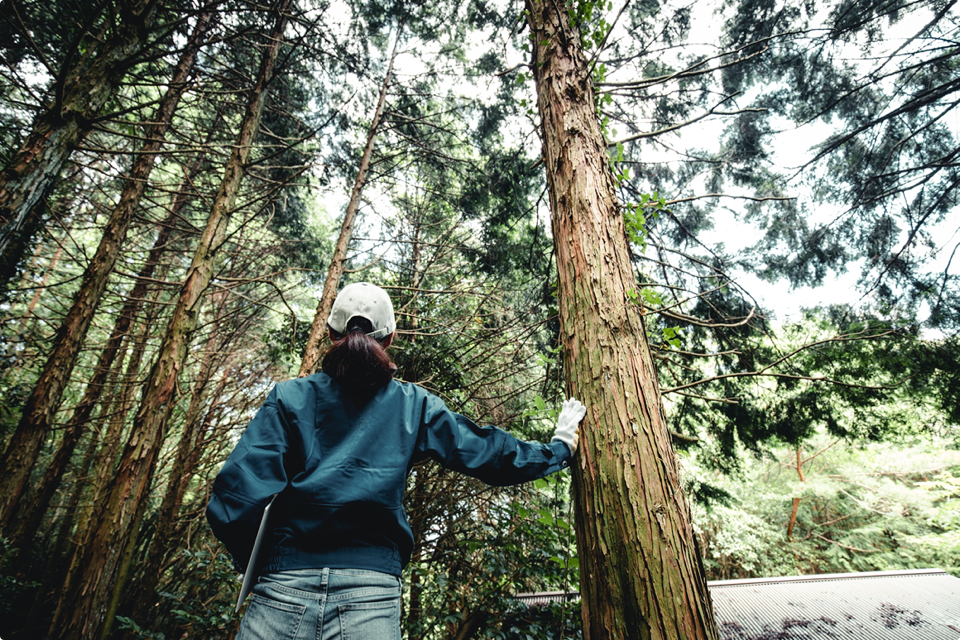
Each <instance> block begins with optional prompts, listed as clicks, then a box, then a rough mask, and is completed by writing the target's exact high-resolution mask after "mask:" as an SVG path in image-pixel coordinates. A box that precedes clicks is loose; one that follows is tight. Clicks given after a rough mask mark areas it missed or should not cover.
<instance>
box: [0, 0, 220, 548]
mask: <svg viewBox="0 0 960 640" xmlns="http://www.w3.org/2000/svg"><path fill="white" fill-rule="evenodd" d="M211 20H212V12H210V11H207V12H205V13H203V14H201V15H200V16H199V18H198V19H197V24H196V27H195V28H194V31H193V34H192V36H191V38H190V41H189V43H188V45H187V47H186V48H185V49H184V52H183V54H182V55H181V58H180V60H179V62H178V64H177V66H176V67H175V69H174V72H173V75H172V77H171V78H170V83H169V87H168V89H167V92H166V94H165V95H164V97H163V99H162V100H161V102H160V104H159V106H158V107H157V112H156V114H155V115H154V117H153V119H152V124H151V125H150V127H149V128H148V132H147V135H146V142H145V143H144V144H143V146H142V147H141V149H140V153H139V154H138V156H137V159H136V161H135V162H134V163H133V167H132V168H131V171H130V174H129V176H128V179H127V180H126V182H125V185H124V189H123V191H122V193H121V195H120V198H119V200H118V202H117V204H116V206H115V207H114V208H113V211H112V213H111V215H110V218H109V220H108V221H107V224H106V226H105V227H104V230H103V237H102V238H101V240H100V244H99V246H98V247H97V251H96V253H95V255H94V257H93V259H92V260H91V261H90V263H89V264H88V265H87V268H86V270H85V271H84V273H83V277H82V279H81V284H80V288H79V289H78V291H77V294H76V296H75V298H74V300H73V304H72V305H71V307H70V310H69V311H68V312H67V315H66V317H65V318H64V320H63V322H62V324H61V325H60V328H59V329H58V330H57V335H56V338H55V339H54V344H53V347H52V349H51V350H50V352H49V355H48V357H47V362H46V365H45V366H44V369H43V372H42V373H41V374H40V378H39V379H38V380H37V384H36V385H35V386H34V388H33V391H32V393H31V394H30V397H29V398H28V399H27V401H26V403H25V406H24V410H23V414H22V416H21V418H20V423H19V424H18V426H17V430H16V431H15V432H14V434H13V437H12V438H11V440H10V443H9V444H8V446H7V449H6V451H5V452H4V456H3V460H2V462H0V467H2V468H3V469H4V474H3V476H2V478H0V531H3V530H5V529H6V528H7V525H8V524H9V520H10V517H11V515H12V514H13V513H14V511H15V510H16V508H17V505H18V502H19V500H20V498H21V496H22V495H23V491H24V488H25V486H26V482H27V479H28V478H29V476H30V472H31V470H32V469H33V467H34V465H35V464H36V461H37V457H38V456H39V455H40V450H41V448H42V447H43V443H44V441H45V440H46V437H47V435H48V431H49V429H50V426H51V424H52V423H53V418H54V415H55V414H56V412H57V408H58V407H59V404H60V399H61V396H62V395H63V391H64V389H65V388H66V385H67V383H68V382H69V380H70V374H71V373H72V372H73V367H74V365H75V364H76V361H77V354H78V353H79V352H80V349H81V348H82V346H83V343H84V340H85V339H86V335H87V330H88V329H89V328H90V323H91V322H92V321H93V316H94V314H95V312H96V310H97V307H98V306H99V304H100V299H101V297H102V296H103V292H104V291H105V290H106V287H107V280H108V278H109V276H110V274H111V273H112V272H113V269H114V267H115V265H116V262H117V257H118V256H119V255H120V250H121V248H122V247H123V243H124V241H125V239H126V236H127V230H128V229H129V228H130V223H131V221H132V220H133V215H134V212H135V211H136V210H137V207H138V206H139V204H140V199H141V198H142V197H143V194H144V192H145V190H146V187H147V183H148V181H149V178H150V173H151V171H152V170H153V165H154V160H155V159H156V157H157V154H158V153H159V151H160V150H161V147H162V145H163V142H164V136H165V134H166V131H167V129H168V128H169V126H170V123H171V121H172V119H173V114H174V112H175V111H176V108H177V105H178V104H179V102H180V98H181V96H182V95H183V92H184V91H185V90H186V88H187V84H188V83H187V80H188V79H189V76H190V73H191V71H192V69H193V65H194V62H195V61H196V57H197V52H198V51H199V49H200V46H201V44H202V43H203V41H204V39H205V38H206V34H207V33H208V31H209V29H210V26H211ZM121 317H122V316H121ZM128 326H129V325H128ZM124 333H125V331H121V332H120V333H119V334H117V335H115V336H113V337H112V338H111V341H110V342H109V343H108V346H107V349H106V350H105V352H104V357H105V358H107V362H109V361H110V360H111V359H112V357H113V354H115V353H116V350H117V349H118V348H119V342H120V341H121V340H122V338H123V335H124ZM108 352H109V353H108ZM98 371H100V372H101V373H102V375H103V376H105V373H103V371H104V369H103V368H102V367H100V368H99V369H98ZM94 377H95V378H97V377H98V376H97V373H95V374H94ZM95 382H96V383H97V384H99V385H101V386H102V384H103V382H104V381H103V380H102V379H99V378H98V379H97V380H95ZM88 391H89V392H92V391H93V390H92V389H88ZM87 408H89V409H92V403H87V404H86V405H83V404H82V405H81V407H80V413H79V416H78V419H77V420H76V421H75V422H74V424H73V429H72V430H69V431H68V433H69V434H70V437H69V438H68V439H67V440H66V442H65V443H66V445H67V446H66V448H63V449H62V450H61V457H62V458H64V459H63V460H61V461H60V463H63V464H65V462H66V461H67V460H69V457H70V455H71V454H72V453H73V446H75V445H76V442H77V441H78V438H79V431H78V430H79V429H80V428H81V427H82V425H83V424H84V423H85V421H86V419H87V418H89V411H87ZM60 466H62V464H60ZM54 472H55V473H57V471H56V468H55V469H54ZM59 473H61V474H62V471H60V472H59ZM57 481H59V477H57V478H55V479H54V480H53V482H54V483H56V482H57ZM54 488H55V484H54ZM49 497H50V495H46V496H45V497H44V500H43V501H44V504H45V502H46V500H49Z"/></svg>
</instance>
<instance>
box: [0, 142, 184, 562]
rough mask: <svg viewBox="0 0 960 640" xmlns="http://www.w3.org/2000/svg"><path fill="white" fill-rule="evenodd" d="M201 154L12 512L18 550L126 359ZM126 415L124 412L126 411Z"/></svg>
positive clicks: (13, 543) (13, 540) (37, 521)
mask: <svg viewBox="0 0 960 640" xmlns="http://www.w3.org/2000/svg"><path fill="white" fill-rule="evenodd" d="M200 157H201V156H200V155H199V154H198V155H197V156H196V157H195V158H194V160H193V162H192V163H191V164H190V166H188V167H187V168H185V169H184V177H183V179H182V181H181V183H180V186H179V188H178V189H177V192H176V196H174V199H173V202H172V204H171V206H170V211H169V213H168V215H167V217H166V219H165V220H164V222H162V223H160V226H159V230H158V232H157V237H156V239H155V240H154V242H153V247H152V248H151V249H150V253H149V254H147V260H146V262H145V263H144V265H143V268H141V269H140V272H139V273H138V274H137V282H136V284H134V286H133V288H132V289H131V290H130V292H129V293H128V294H127V299H126V301H125V302H124V303H123V307H122V308H121V309H120V314H119V315H118V316H117V321H116V323H114V327H113V331H112V332H111V334H110V337H109V338H108V339H107V342H106V345H105V346H104V348H103V351H101V352H100V357H99V358H98V359H97V364H96V365H95V366H94V368H93V376H91V378H90V380H89V381H88V382H87V386H86V388H85V389H84V393H83V397H82V398H81V400H80V403H79V404H78V405H77V406H76V408H74V410H73V414H72V415H71V416H70V419H69V420H68V421H67V425H66V427H65V428H64V430H63V438H62V439H61V441H60V446H59V447H58V449H57V451H56V453H54V455H53V459H52V460H51V461H50V464H49V465H48V466H47V469H46V471H45V472H44V474H43V478H41V480H40V483H39V484H38V485H37V487H36V489H35V491H34V493H33V496H32V497H31V499H30V501H29V502H28V503H27V504H25V505H23V506H21V507H20V508H19V509H14V510H13V511H12V514H13V520H15V521H16V526H15V528H14V531H13V534H12V535H11V537H10V540H11V542H10V545H11V546H12V547H14V548H16V549H23V548H24V546H22V545H25V544H26V543H27V541H28V540H30V538H31V537H33V535H34V534H35V533H36V530H37V528H38V527H39V526H40V523H41V520H42V518H43V514H44V512H45V511H46V509H47V505H48V504H49V502H50V498H51V497H53V494H54V492H55V491H56V490H57V487H58V486H59V484H60V480H61V479H62V478H63V474H64V472H65V471H66V468H67V465H68V464H69V462H70V458H71V456H72V455H73V451H74V449H75V448H76V446H77V443H78V442H79V441H80V438H81V436H82V435H83V432H84V431H85V429H86V426H87V424H88V422H89V421H90V417H91V416H92V415H93V410H94V408H95V407H96V406H97V404H98V403H99V402H100V398H101V397H102V396H103V391H104V389H105V388H106V384H107V376H108V374H109V372H110V370H111V368H113V367H115V366H122V364H120V362H121V361H122V359H123V358H122V357H120V358H119V359H118V355H119V354H121V353H122V352H121V347H122V346H123V343H124V340H125V339H126V337H127V336H128V335H129V333H130V327H131V326H132V325H133V320H134V318H135V317H136V315H137V313H138V312H139V310H140V307H141V306H142V304H143V300H144V298H145V296H146V295H147V282H148V281H149V280H150V279H151V278H152V277H153V276H154V273H155V272H156V269H157V265H158V264H159V263H160V257H161V256H162V255H163V253H164V251H166V249H167V242H169V240H170V235H171V233H172V232H173V228H174V226H175V225H176V221H177V218H178V217H179V215H180V211H181V209H183V206H184V205H185V204H186V203H187V194H188V187H189V184H190V182H191V180H192V179H193V178H194V177H195V176H196V172H197V169H198V167H199V165H200ZM136 366H137V367H139V366H140V365H139V358H138V359H137V363H136ZM122 395H123V393H122V392H121V396H122ZM120 406H122V405H120ZM123 415H125V412H124V414H123ZM122 422H123V418H122V416H121V418H120V423H121V424H122Z"/></svg>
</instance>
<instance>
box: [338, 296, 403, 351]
mask: <svg viewBox="0 0 960 640" xmlns="http://www.w3.org/2000/svg"><path fill="white" fill-rule="evenodd" d="M357 316H360V317H361V318H366V319H367V320H369V321H370V324H371V325H372V326H373V331H371V332H370V333H368V334H367V335H368V336H370V337H371V338H376V339H377V340H381V339H383V338H386V337H387V336H388V335H390V334H391V333H393V332H394V331H395V330H396V328H397V320H396V318H394V315H393V303H392V302H390V296H389V295H387V292H386V291H384V290H383V289H381V288H380V287H378V286H377V285H375V284H370V283H369V282H355V283H353V284H348V285H347V286H345V287H344V288H343V289H342V290H341V291H340V293H339V294H337V299H336V300H334V301H333V308H332V309H330V318H329V319H328V320H327V326H328V327H330V328H331V329H333V330H334V331H336V332H337V333H339V334H345V333H346V332H347V324H348V323H349V322H350V319H351V318H355V317H357Z"/></svg>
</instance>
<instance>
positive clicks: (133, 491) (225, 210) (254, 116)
mask: <svg viewBox="0 0 960 640" xmlns="http://www.w3.org/2000/svg"><path fill="white" fill-rule="evenodd" d="M291 4H292V0H281V1H280V2H279V3H278V4H277V5H276V7H275V8H274V10H273V12H272V13H275V14H276V18H275V22H274V25H273V28H272V30H271V32H270V33H269V34H268V35H267V37H266V40H265V43H264V45H263V53H262V58H261V62H260V69H259V72H258V74H257V77H256V79H255V81H254V85H253V86H252V87H251V88H250V90H249V94H248V101H247V105H246V110H245V113H244V117H243V121H242V123H241V126H240V132H239V134H238V137H237V141H236V144H235V145H234V148H233V151H232V153H231V155H230V158H229V160H228V161H227V164H226V166H225V167H224V175H223V180H222V182H221V185H220V189H219V191H218V192H217V195H216V197H215V198H214V201H213V204H212V209H211V212H210V215H209V218H208V219H207V225H206V227H205V229H204V230H203V233H202V235H201V237H200V240H199V243H198V246H197V249H196V252H195V253H194V257H193V261H192V263H191V265H190V268H189V269H188V271H187V275H186V277H185V279H184V282H183V285H182V286H181V288H180V294H179V297H178V300H177V302H176V306H175V307H174V310H173V314H172V316H171V318H170V320H169V322H168V325H167V329H166V332H165V335H164V337H163V340H162V341H161V344H160V347H159V350H158V353H157V356H156V361H155V362H154V365H153V367H152V368H151V371H150V373H149V375H148V376H147V379H146V381H145V383H144V387H143V394H142V397H141V399H140V408H139V409H138V410H137V413H136V416H135V418H134V421H133V427H132V434H131V439H130V441H129V442H128V444H127V446H126V448H125V449H124V452H123V454H122V456H121V459H120V463H119V466H118V469H117V472H116V474H115V475H114V477H113V478H112V480H111V482H110V484H109V486H108V487H107V491H106V497H105V499H104V501H103V503H102V504H101V505H99V506H98V514H97V517H96V518H95V520H94V523H93V530H92V532H91V534H90V536H89V540H88V542H87V545H86V546H85V548H83V549H81V550H79V552H78V553H77V554H76V556H75V557H74V560H73V562H72V565H71V570H70V574H69V575H68V577H67V584H66V586H65V588H64V590H63V595H62V597H61V599H60V601H59V602H58V605H57V612H56V614H55V617H54V622H53V624H52V627H51V633H52V635H54V636H57V637H71V638H90V639H97V640H99V639H100V638H101V636H102V635H105V633H106V632H107V631H109V628H110V626H111V624H112V622H113V621H112V618H111V617H110V616H109V614H110V613H111V607H112V605H113V603H114V597H115V596H114V594H115V591H116V590H117V589H118V588H120V587H122V584H123V582H124V579H125V573H126V570H127V569H128V568H129V561H130V555H131V553H132V545H134V544H135V542H136V536H137V532H138V530H139V527H140V523H141V521H142V518H143V514H144V510H145V509H146V506H147V497H148V495H147V494H148V489H149V486H150V481H151V479H152V477H153V473H154V470H155V468H156V462H157V457H158V455H159V451H160V445H161V443H162V441H163V436H164V432H165V426H166V422H167V419H168V417H169V414H170V411H171V410H172V407H173V404H174V400H175V392H176V389H177V382H178V379H179V376H180V372H181V370H182V369H183V366H184V360H185V358H186V355H187V349H188V346H189V344H190V338H191V335H192V333H193V331H194V329H195V327H196V323H197V319H198V314H199V309H200V305H201V303H202V300H203V294H204V292H205V290H206V289H207V287H208V285H209V283H210V280H211V277H212V275H213V270H214V265H215V261H216V259H217V256H218V251H219V250H220V249H221V248H222V245H223V243H224V239H225V237H226V233H227V226H228V224H229V222H230V217H231V214H232V213H233V210H234V207H235V198H236V195H237V191H238V188H239V186H240V182H241V179H242V177H243V174H244V170H245V167H246V164H247V161H248V159H249V158H250V153H251V150H252V147H253V141H254V136H255V134H256V133H257V130H258V128H259V125H260V117H261V113H262V110H263V106H264V101H265V98H266V95H267V89H268V86H269V84H270V80H271V78H272V76H273V72H274V67H275V64H276V60H277V56H278V54H279V51H280V47H281V45H282V44H283V42H284V39H283V34H284V30H285V27H286V24H287V20H288V19H289V15H290V13H289V12H290V6H291Z"/></svg>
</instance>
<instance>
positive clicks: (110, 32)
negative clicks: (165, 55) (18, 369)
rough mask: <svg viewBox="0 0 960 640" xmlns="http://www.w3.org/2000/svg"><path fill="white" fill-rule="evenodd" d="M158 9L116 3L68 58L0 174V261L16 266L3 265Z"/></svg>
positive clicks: (150, 2)
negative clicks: (104, 25)
mask: <svg viewBox="0 0 960 640" xmlns="http://www.w3.org/2000/svg"><path fill="white" fill-rule="evenodd" d="M112 4H113V3H109V5H112ZM109 5H108V3H103V4H102V5H101V6H103V7H107V6H109ZM156 6H157V3H156V2H155V1H154V0H123V1H121V2H117V3H116V9H115V14H114V15H110V16H108V17H107V19H106V23H107V24H108V25H109V26H108V27H107V28H106V29H105V30H104V32H102V33H100V34H98V35H97V37H92V38H89V39H88V41H87V42H86V45H85V46H86V51H84V52H83V53H82V54H80V53H79V51H74V52H68V55H67V56H66V63H65V64H66V66H65V67H64V68H63V69H61V70H60V77H58V78H56V79H55V82H54V87H53V97H52V99H51V101H50V103H49V104H48V105H46V106H45V108H44V109H43V111H42V112H41V113H40V114H39V115H38V116H37V118H36V120H35V121H34V123H33V127H32V129H31V131H30V133H29V135H27V137H26V139H25V140H24V142H23V144H22V145H21V146H20V148H19V150H18V151H17V153H16V154H15V155H14V156H13V158H12V159H11V160H10V162H9V163H8V164H7V165H6V167H4V170H3V172H2V173H0V255H4V257H5V260H4V264H6V265H13V264H14V263H15V262H16V260H10V259H6V258H7V256H6V255H5V254H6V253H7V250H8V248H9V246H10V243H11V242H12V241H13V240H14V239H15V238H16V236H17V235H18V232H19V231H20V228H21V227H22V225H23V224H24V221H25V220H26V219H27V216H28V215H29V214H30V211H31V209H33V207H34V206H35V205H36V204H37V203H38V202H39V201H40V198H42V197H43V195H44V193H45V192H46V191H47V189H49V188H50V185H51V184H52V183H53V182H54V181H55V180H56V178H57V175H58V173H59V172H60V168H61V167H62V166H63V163H64V162H65V161H66V159H67V158H68V157H69V156H70V153H71V152H72V151H73V149H74V148H75V146H76V145H77V143H78V142H80V141H81V140H83V138H84V137H85V136H86V134H87V132H88V131H89V130H90V128H91V126H92V123H93V122H94V121H95V120H96V118H97V117H98V116H99V115H100V111H101V109H102V108H103V106H104V105H105V104H106V103H107V101H108V100H109V99H110V98H111V96H113V95H114V93H115V92H116V90H117V87H118V86H119V84H120V81H121V80H122V79H123V76H124V74H125V73H126V71H127V66H128V64H129V62H130V60H131V59H132V58H133V56H134V55H135V54H136V53H137V52H139V51H140V49H141V48H142V46H143V43H144V41H145V39H146V37H147V36H148V33H149V28H150V26H151V24H152V20H153V16H154V14H155V11H156ZM78 43H79V40H78ZM9 275H10V274H7V273H5V274H0V277H3V278H4V279H6V278H8V277H9Z"/></svg>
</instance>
